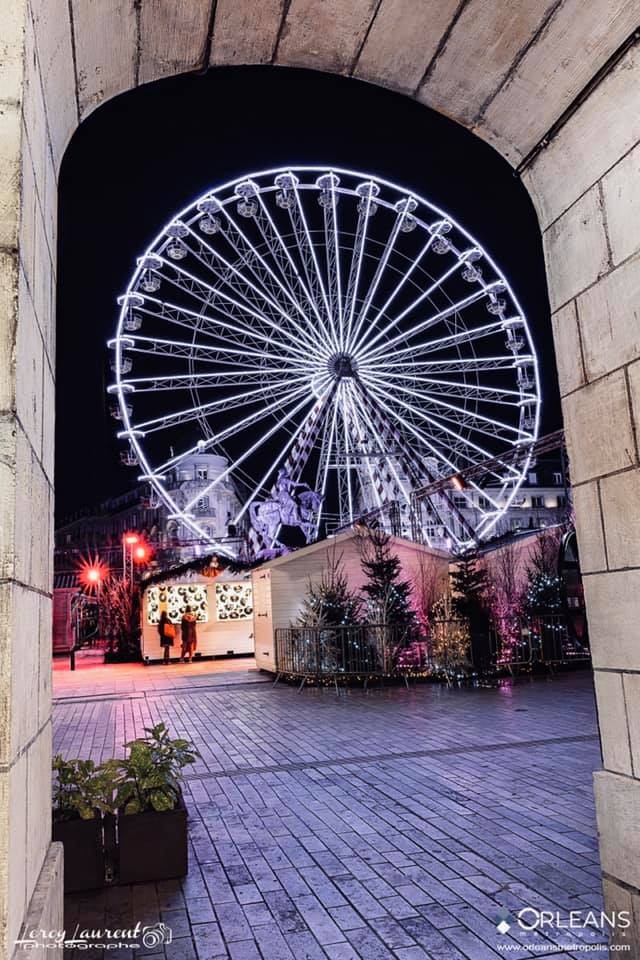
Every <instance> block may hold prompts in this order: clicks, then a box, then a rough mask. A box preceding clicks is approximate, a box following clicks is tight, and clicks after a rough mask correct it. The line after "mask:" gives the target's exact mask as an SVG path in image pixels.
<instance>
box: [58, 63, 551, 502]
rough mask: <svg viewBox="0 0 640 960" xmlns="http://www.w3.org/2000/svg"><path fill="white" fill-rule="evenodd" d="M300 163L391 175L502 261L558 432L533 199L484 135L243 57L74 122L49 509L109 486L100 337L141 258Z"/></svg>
mask: <svg viewBox="0 0 640 960" xmlns="http://www.w3.org/2000/svg"><path fill="white" fill-rule="evenodd" d="M289 164H290V165H296V164H316V165H326V166H331V165H334V166H340V167H350V168H354V169H358V170H362V171H364V172H367V173H371V174H374V175H379V176H382V177H387V178H389V179H390V180H392V181H395V182H396V183H398V184H400V185H401V186H405V187H407V188H409V189H412V190H415V191H417V192H418V193H420V194H422V195H423V196H424V197H425V198H426V199H428V200H431V201H432V202H433V203H435V204H436V205H437V206H439V207H442V208H443V209H444V210H446V211H448V212H449V213H450V214H451V215H452V216H453V217H455V218H456V219H458V220H459V221H460V223H461V224H462V225H463V226H464V227H465V228H466V229H467V230H469V232H470V233H471V234H473V235H474V236H475V237H476V239H477V240H478V241H479V242H480V243H481V244H482V245H483V246H484V247H485V248H486V249H487V250H488V252H489V253H490V254H491V255H492V256H493V257H494V258H495V260H496V261H497V263H498V265H499V266H500V267H501V268H502V270H503V271H504V273H505V275H506V276H507V277H508V278H509V279H510V281H511V283H512V286H513V288H514V292H515V294H516V296H517V297H518V298H519V300H520V302H521V303H522V306H523V308H524V310H525V312H526V314H527V317H528V320H529V324H530V328H531V330H532V334H533V337H534V340H535V343H536V346H537V349H538V354H539V357H540V361H541V378H542V390H543V422H542V431H541V432H542V433H545V432H548V431H550V430H554V429H557V428H558V427H559V426H560V403H559V397H558V387H557V381H556V374H555V367H554V359H553V347H552V340H551V323H550V317H549V304H548V299H547V290H546V281H545V275H544V262H543V257H542V245H541V239H540V234H539V230H538V225H537V220H536V217H535V213H534V210H533V206H532V204H531V202H530V200H529V197H528V195H527V192H526V190H525V189H524V187H523V186H522V184H521V183H520V182H519V181H518V180H517V179H516V178H515V177H514V175H513V173H512V170H511V168H510V167H509V166H508V164H507V163H505V162H504V161H503V160H502V159H501V158H500V156H499V155H498V154H497V153H496V152H495V151H494V150H492V149H491V148H490V147H489V146H487V145H486V144H484V143H483V142H482V141H480V140H479V139H477V138H476V137H474V136H473V135H471V134H469V133H468V132H467V131H465V130H464V129H463V128H461V127H459V126H457V125H456V124H454V123H452V122H451V121H449V120H447V119H446V118H444V117H441V116H439V115H438V114H436V113H433V112H432V111H430V110H427V109H426V108H425V107H422V106H420V105H419V104H417V103H414V102H413V101H411V100H409V99H407V98H406V97H403V96H400V95H397V94H393V93H389V92H387V91H384V90H381V89H379V88H378V87H374V86H371V85H368V84H365V83H362V82H360V81H356V80H347V79H344V78H339V77H332V76H328V75H324V74H319V73H313V72H310V71H304V70H290V69H283V68H273V67H255V68H249V67H237V68H221V69H216V70H212V71H210V72H209V73H207V74H206V75H204V76H195V75H192V76H186V77H179V78H177V79H175V80H164V81H160V82H159V83H154V84H150V85H147V86H144V87H142V88H140V89H139V90H136V91H135V92H132V93H128V94H125V95H123V96H122V97H118V98H117V99H115V100H112V101H110V102H109V103H107V104H106V105H105V106H104V107H102V108H100V109H99V110H98V111H96V112H95V113H94V114H93V115H92V116H90V117H89V119H88V120H87V121H86V122H85V123H83V124H82V126H81V127H80V129H79V130H78V132H77V133H76V134H75V136H74V138H73V140H72V141H71V144H70V146H69V148H68V150H67V153H66V156H65V159H64V162H63V165H62V171H61V177H60V208H59V210H60V229H59V261H58V263H59V266H58V277H59V292H58V345H57V417H56V422H57V427H56V454H57V456H56V493H57V497H56V514H57V518H58V520H60V519H62V518H64V517H65V516H68V515H69V514H70V513H72V512H74V511H75V510H77V509H79V508H81V507H83V506H87V505H90V504H93V503H97V502H98V501H100V500H102V499H105V498H107V497H109V496H112V495H115V494H118V493H121V492H123V491H124V490H126V489H128V488H129V487H130V486H132V485H133V484H134V483H135V478H136V470H135V469H131V468H126V467H123V466H121V465H120V463H119V454H120V450H121V449H124V447H123V445H122V443H121V442H118V441H116V439H115V433H116V429H117V427H118V423H117V421H115V420H113V419H112V417H111V416H110V414H109V406H110V404H109V398H107V396H106V393H105V388H106V386H107V385H108V384H109V383H110V382H111V371H110V369H109V359H110V351H108V350H107V348H106V341H107V340H108V339H109V338H110V337H111V336H112V335H113V332H114V330H115V326H116V320H117V305H116V297H117V296H118V295H119V294H120V293H122V292H123V291H124V290H125V288H126V285H127V281H128V278H129V276H130V274H131V273H132V271H133V269H134V267H135V259H136V256H139V255H140V254H141V253H143V252H144V250H145V248H146V247H147V245H148V243H149V242H150V241H151V240H152V239H153V237H154V236H155V235H156V233H157V232H158V230H159V229H160V228H161V227H162V226H163V224H165V223H166V222H167V220H169V219H170V218H171V217H172V215H173V214H175V213H176V212H177V211H178V210H180V209H181V208H183V207H184V206H186V205H187V204H188V203H189V202H190V201H191V200H192V199H193V198H194V197H196V196H198V195H200V194H202V193H204V192H205V190H207V189H209V188H212V187H214V186H216V185H217V184H218V183H220V182H222V181H224V180H226V179H229V178H232V177H236V176H240V175H242V174H244V173H248V172H251V171H252V170H260V169H263V168H266V167H276V166H285V165H289Z"/></svg>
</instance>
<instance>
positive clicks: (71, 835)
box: [53, 755, 115, 893]
mask: <svg viewBox="0 0 640 960" xmlns="http://www.w3.org/2000/svg"><path fill="white" fill-rule="evenodd" d="M113 763H114V762H113V761H109V762H108V763H105V764H101V765H100V766H96V764H95V763H94V762H93V760H64V759H63V758H62V757H61V756H60V755H58V756H56V757H54V758H53V770H54V771H55V774H56V777H55V781H54V787H53V839H54V840H57V841H60V842H61V843H62V844H63V845H64V889H65V893H71V892H73V891H78V890H92V889H94V888H97V887H101V886H103V885H104V883H105V874H106V864H105V852H104V851H105V841H104V830H105V826H106V829H107V830H110V829H112V823H113V820H112V817H111V813H112V811H113V796H114V790H115V768H114V765H113Z"/></svg>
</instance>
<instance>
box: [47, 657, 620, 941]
mask: <svg viewBox="0 0 640 960" xmlns="http://www.w3.org/2000/svg"><path fill="white" fill-rule="evenodd" d="M162 669H163V668H161V667H155V668H147V670H146V671H144V670H143V674H141V675H140V676H143V675H146V676H147V678H148V679H147V681H145V682H142V680H140V681H139V682H138V683H137V685H135V689H132V690H130V691H129V692H120V693H117V694H113V693H111V694H106V693H98V694H96V693H95V691H94V692H91V689H90V688H83V687H82V686H81V685H80V684H79V682H75V684H74V686H73V689H69V688H64V687H62V688H61V687H59V686H58V687H57V688H56V691H55V693H56V696H57V701H56V706H55V711H54V737H55V743H54V750H55V751H58V750H59V751H61V752H63V753H64V754H65V755H66V756H83V757H93V758H94V759H96V760H100V759H104V758H107V757H109V756H112V755H114V754H117V753H118V752H119V745H120V744H122V743H123V741H125V740H128V739H130V738H132V737H133V736H135V735H136V734H139V733H141V732H142V728H143V727H144V726H149V725H150V724H152V723H155V722H157V721H160V720H164V721H165V722H166V723H167V724H168V725H169V727H170V730H171V732H172V733H173V734H174V735H180V736H186V737H189V738H191V739H192V740H193V741H194V742H195V743H196V745H197V747H198V749H199V751H200V754H201V759H200V760H199V762H198V763H197V765H196V766H195V767H191V768H189V770H190V774H189V778H188V781H187V788H186V794H187V802H188V807H189V816H190V820H189V829H190V857H191V861H190V871H189V876H188V877H187V878H185V880H184V881H182V882H179V881H175V882H173V881H172V882H165V883H159V884H157V885H141V886H136V887H129V888H113V889H111V890H110V891H108V892H107V893H98V894H90V895H82V896H81V895H76V896H72V897H68V898H67V917H66V925H67V929H68V928H69V927H70V926H72V925H75V923H77V922H78V923H81V924H82V925H83V926H92V927H95V926H99V925H103V926H104V925H107V926H110V927H114V926H116V925H118V926H123V925H126V926H132V925H133V924H134V923H135V922H137V921H138V920H140V921H142V922H143V923H145V924H152V923H156V922H159V921H163V922H164V923H165V924H167V926H169V927H170V928H171V930H172V933H173V940H172V942H171V943H170V944H168V945H165V947H164V948H163V949H164V953H161V952H159V951H158V950H157V949H152V950H147V953H146V955H145V960H150V958H151V957H160V956H166V957H167V958H174V960H188V958H198V960H214V958H223V957H230V958H232V960H260V958H263V960H325V958H329V960H351V958H366V960H387V958H398V960H425V958H431V960H490V958H494V957H500V956H505V955H506V956H510V957H530V956H545V957H547V956H553V957H557V956H575V957H582V956H585V955H590V956H599V955H604V953H602V954H600V953H589V954H585V953H582V952H580V953H579V952H577V951H576V949H575V947H576V946H577V945H578V944H579V943H580V942H582V943H595V942H598V937H597V936H596V935H594V934H592V933H591V931H589V932H585V933H582V932H581V931H577V933H580V934H581V937H582V939H581V941H579V940H578V939H577V938H576V933H574V932H571V933H570V932H569V931H567V930H564V929H558V928H555V929H553V930H551V931H548V932H546V935H545V936H543V935H542V934H541V933H539V932H533V933H526V932H525V931H523V930H521V929H519V928H518V927H517V925H516V924H515V923H513V924H512V926H511V928H510V930H509V931H508V932H507V933H506V934H501V933H499V932H498V931H497V929H496V926H497V923H499V922H500V918H501V917H505V916H506V915H507V914H508V913H516V912H517V911H518V910H520V909H522V908H523V907H535V908H539V909H545V910H551V911H554V912H555V911H560V912H561V914H563V915H566V914H567V913H568V911H570V910H586V909H595V910H600V909H601V908H602V904H601V890H600V878H599V865H598V853H597V843H596V829H595V822H594V811H593V801H592V782H591V776H592V771H593V770H594V769H596V768H598V767H599V766H600V751H599V743H598V736H597V726H596V718H595V712H594V701H593V693H592V685H591V677H590V674H589V673H587V672H583V673H576V674H562V675H559V676H556V677H555V678H553V679H539V680H535V681H534V682H527V681H519V682H517V683H511V682H507V683H504V684H503V685H502V686H500V687H494V688H479V689H446V688H445V687H441V686H435V685H417V686H413V687H411V688H410V689H409V690H406V689H404V688H400V687H398V688H392V689H384V690H380V689H373V690H371V691H370V692H369V693H367V694H365V693H363V692H362V691H355V690H352V691H350V692H349V693H347V694H345V695H342V696H340V697H337V696H336V695H335V694H334V693H332V692H330V691H329V690H325V691H318V690H313V689H307V690H305V691H303V692H302V693H298V692H297V690H296V688H295V687H289V686H286V685H284V684H279V685H278V686H276V687H273V686H272V685H271V683H268V682H260V680H261V679H263V678H262V677H261V675H259V674H256V673H253V674H249V673H247V671H246V664H245V666H244V668H243V671H237V672H236V673H234V674H223V673H219V674H217V675H215V676H213V677H212V678H211V682H210V684H209V685H207V684H208V681H207V675H206V674H200V675H198V677H197V680H196V679H192V681H191V683H189V682H188V680H187V682H186V683H182V685H178V686H177V688H176V689H174V690H171V689H167V688H160V689H158V688H157V682H156V680H157V677H158V676H159V675H160V672H161V671H162ZM165 669H166V670H170V669H171V668H165ZM177 669H178V668H177ZM186 670H188V667H185V668H180V675H183V673H184V671H186ZM154 671H155V673H154ZM176 676H178V675H177V674H176ZM154 677H155V678H156V679H154ZM247 680H249V681H250V682H246V681H247ZM163 683H164V681H163ZM159 839H160V838H159ZM572 948H574V949H572ZM543 949H544V952H543ZM140 952H141V951H139V950H138V951H135V953H136V954H138V955H140ZM142 952H144V950H143V951H142ZM120 955H121V954H120V953H119V954H118V956H120Z"/></svg>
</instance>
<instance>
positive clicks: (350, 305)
mask: <svg viewBox="0 0 640 960" xmlns="http://www.w3.org/2000/svg"><path fill="white" fill-rule="evenodd" d="M367 187H368V189H367V195H366V197H364V198H363V197H362V196H361V197H360V203H359V205H358V225H357V227H356V237H355V241H354V244H353V251H352V254H351V265H350V268H349V279H348V281H347V293H346V296H345V306H344V313H345V318H346V330H345V340H346V345H347V347H350V345H351V333H352V329H353V319H354V315H355V310H356V302H357V296H358V287H359V285H360V274H361V272H362V259H363V256H364V251H365V246H366V243H367V225H368V222H369V218H370V216H371V203H372V200H373V191H374V187H375V184H374V183H373V181H371V180H370V181H369V183H368V184H367Z"/></svg>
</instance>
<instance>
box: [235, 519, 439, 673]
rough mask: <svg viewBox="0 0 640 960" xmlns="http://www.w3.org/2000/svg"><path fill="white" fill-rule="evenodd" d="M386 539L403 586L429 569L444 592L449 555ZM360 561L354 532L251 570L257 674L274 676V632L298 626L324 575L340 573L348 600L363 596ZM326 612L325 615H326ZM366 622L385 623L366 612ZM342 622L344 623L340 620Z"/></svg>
mask: <svg viewBox="0 0 640 960" xmlns="http://www.w3.org/2000/svg"><path fill="white" fill-rule="evenodd" d="M388 540H389V543H388V546H389V550H390V553H391V554H392V555H393V556H394V557H397V558H398V560H399V571H398V573H399V576H400V577H401V578H402V579H403V580H404V581H407V582H408V583H410V584H412V585H413V584H415V583H416V582H417V581H418V580H419V579H420V574H421V572H423V573H424V571H425V570H426V569H427V568H428V570H429V572H430V574H433V576H434V577H435V579H437V580H438V581H439V587H438V591H439V592H442V591H444V590H445V589H446V582H447V577H448V566H449V559H450V558H449V555H448V554H446V553H444V552H442V551H439V550H434V549H431V548H427V547H424V546H421V545H420V544H418V543H414V542H412V541H409V540H404V539H402V538H400V537H389V538H388ZM362 559H363V558H362V542H361V539H360V538H359V536H358V534H357V532H356V533H354V532H353V531H347V532H345V533H341V534H338V535H337V536H335V537H330V538H329V539H327V540H320V541H318V542H316V543H312V544H310V545H309V546H307V547H303V548H302V549H301V550H297V551H295V552H294V553H290V554H286V555H285V556H281V557H277V558H276V559H273V560H268V561H266V562H265V563H262V564H261V565H260V566H258V567H256V568H255V569H254V570H252V572H251V580H252V583H253V603H254V634H255V656H256V665H257V666H258V668H259V669H261V670H267V671H270V672H272V673H276V672H278V670H279V666H278V664H277V663H276V632H277V631H278V632H279V635H283V634H284V633H285V632H286V631H287V630H288V629H290V628H292V626H293V625H295V624H296V623H300V618H301V615H302V614H303V608H304V607H305V604H306V605H307V606H309V603H310V599H311V601H312V600H313V596H311V598H310V593H311V595H313V594H314V593H316V594H318V595H321V594H322V588H323V583H325V582H326V578H327V571H330V570H332V569H333V570H335V569H336V567H338V568H339V570H340V576H344V580H345V584H344V588H345V591H346V592H347V593H348V594H349V595H355V594H356V593H359V592H361V591H363V588H365V584H366V582H367V576H366V572H365V570H364V569H363V565H362ZM365 595H366V590H365ZM363 604H364V607H365V609H363V611H362V616H361V617H359V618H358V619H359V621H362V619H363V618H364V620H365V621H366V620H367V615H368V611H367V610H366V601H364V600H363ZM347 605H348V604H347ZM326 613H327V614H330V613H331V611H326ZM329 619H331V618H329ZM368 619H369V620H370V622H371V623H373V624H380V622H381V620H382V619H386V618H383V617H381V615H380V613H374V612H373V611H371V612H369V615H368ZM341 622H344V618H343V620H342V621H341ZM361 629H362V622H361V623H360V625H359V627H358V630H361ZM298 632H299V629H298ZM286 672H290V671H286Z"/></svg>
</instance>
